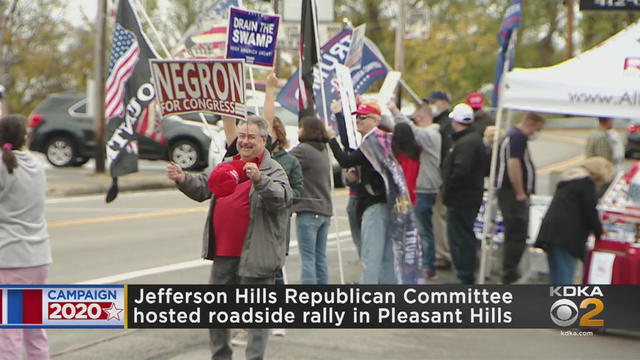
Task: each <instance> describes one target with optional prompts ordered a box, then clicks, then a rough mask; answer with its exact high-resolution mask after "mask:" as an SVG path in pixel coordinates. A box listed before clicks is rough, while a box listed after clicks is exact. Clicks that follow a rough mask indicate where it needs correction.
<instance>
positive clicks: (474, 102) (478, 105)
mask: <svg viewBox="0 0 640 360" xmlns="http://www.w3.org/2000/svg"><path fill="white" fill-rule="evenodd" d="M467 104H468V105H469V106H471V108H472V109H482V106H484V96H483V95H482V94H481V93H479V92H472V93H471V94H469V96H467Z"/></svg>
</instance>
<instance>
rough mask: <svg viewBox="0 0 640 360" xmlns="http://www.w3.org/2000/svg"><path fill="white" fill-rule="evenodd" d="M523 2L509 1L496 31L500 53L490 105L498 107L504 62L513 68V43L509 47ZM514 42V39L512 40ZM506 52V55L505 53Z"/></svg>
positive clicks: (520, 15)
mask: <svg viewBox="0 0 640 360" xmlns="http://www.w3.org/2000/svg"><path fill="white" fill-rule="evenodd" d="M523 2H524V0H511V5H509V7H508V8H507V11H506V13H505V14H504V19H503V20H502V24H501V25H500V29H499V30H498V43H500V52H499V53H498V61H497V62H496V71H495V74H494V77H493V93H492V94H491V105H492V106H493V107H496V106H498V91H499V86H500V78H501V77H502V71H503V68H504V62H505V60H506V59H509V68H508V69H507V71H509V70H511V69H512V68H513V57H514V54H515V47H516V46H515V45H516V44H515V43H514V44H512V45H511V47H509V43H510V42H511V38H512V36H511V35H512V34H513V31H514V30H515V29H518V28H519V27H520V23H521V21H522V3H523ZM514 41H515V39H514ZM507 51H508V53H507Z"/></svg>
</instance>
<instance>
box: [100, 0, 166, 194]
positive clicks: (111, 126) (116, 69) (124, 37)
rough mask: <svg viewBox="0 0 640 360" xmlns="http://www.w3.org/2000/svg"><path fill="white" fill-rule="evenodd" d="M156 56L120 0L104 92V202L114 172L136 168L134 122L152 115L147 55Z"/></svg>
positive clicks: (128, 6) (127, 6) (128, 5)
mask: <svg viewBox="0 0 640 360" xmlns="http://www.w3.org/2000/svg"><path fill="white" fill-rule="evenodd" d="M157 57H158V55H157V53H156V52H155V50H154V49H153V48H152V47H151V45H149V41H148V40H147V37H146V36H145V34H144V33H143V31H142V28H141V26H140V21H139V20H138V17H137V15H136V13H135V11H134V9H133V7H132V6H131V3H130V1H129V0H122V1H120V4H119V5H118V13H117V15H116V24H115V29H114V30H113V39H112V41H111V55H110V56H109V67H108V70H107V82H106V92H105V119H106V121H107V126H106V134H107V145H106V154H107V166H108V167H109V171H110V172H111V177H112V179H113V180H112V183H111V188H110V189H109V191H108V193H107V198H106V201H107V202H111V201H113V199H115V198H116V196H118V176H121V175H126V174H129V173H132V172H136V171H138V142H137V140H136V134H135V131H136V128H137V124H136V123H137V121H138V119H140V118H141V117H142V118H145V117H146V118H147V119H150V118H153V119H155V114H151V113H149V112H148V111H147V108H148V106H149V104H150V103H151V102H152V101H153V99H154V98H155V90H154V88H153V84H152V83H151V71H150V70H149V59H153V58H157ZM145 114H146V116H145Z"/></svg>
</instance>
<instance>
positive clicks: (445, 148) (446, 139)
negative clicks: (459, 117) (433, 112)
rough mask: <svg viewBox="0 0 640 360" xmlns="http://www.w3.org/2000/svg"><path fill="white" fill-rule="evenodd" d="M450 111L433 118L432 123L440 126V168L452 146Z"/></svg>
mask: <svg viewBox="0 0 640 360" xmlns="http://www.w3.org/2000/svg"><path fill="white" fill-rule="evenodd" d="M449 112H450V110H449V109H448V108H447V109H445V110H444V111H443V112H441V113H440V114H438V116H436V117H434V118H433V122H434V123H436V124H438V125H440V136H441V137H442V143H441V144H440V167H441V168H442V166H443V165H444V159H445V158H446V157H447V154H448V153H449V149H450V148H451V145H453V138H452V135H453V126H451V119H450V118H449Z"/></svg>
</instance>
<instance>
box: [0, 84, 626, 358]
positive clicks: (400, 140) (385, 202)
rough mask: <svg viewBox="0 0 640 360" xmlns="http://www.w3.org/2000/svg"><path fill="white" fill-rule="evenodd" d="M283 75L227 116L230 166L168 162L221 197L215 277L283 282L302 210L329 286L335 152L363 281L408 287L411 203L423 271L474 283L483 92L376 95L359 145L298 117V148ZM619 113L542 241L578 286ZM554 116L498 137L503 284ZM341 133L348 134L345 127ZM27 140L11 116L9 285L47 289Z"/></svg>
mask: <svg viewBox="0 0 640 360" xmlns="http://www.w3.org/2000/svg"><path fill="white" fill-rule="evenodd" d="M277 81H278V79H277V78H276V77H275V75H271V76H269V78H268V80H267V91H266V97H265V106H264V115H263V116H262V117H260V116H255V115H252V116H248V117H247V118H246V119H243V120H240V121H239V122H236V120H235V119H232V118H223V120H222V121H223V127H224V132H225V137H226V141H227V153H226V154H225V161H224V162H222V163H221V164H219V165H218V166H216V167H215V168H214V169H212V170H211V171H208V172H205V173H202V174H190V173H186V172H184V171H183V170H182V169H181V168H180V166H178V165H176V164H174V163H170V164H168V165H167V175H168V177H169V178H170V179H171V180H173V181H175V183H176V186H177V188H178V189H179V190H180V191H182V192H183V193H184V194H185V195H187V196H188V197H190V198H191V199H193V200H196V201H200V202H203V201H207V200H209V212H208V216H207V220H206V223H205V226H204V233H203V239H202V257H203V258H205V259H209V260H213V266H212V269H211V274H210V280H209V281H210V283H211V284H217V285H222V284H255V285H268V284H284V283H285V282H286V280H285V277H284V273H285V272H284V271H283V268H284V267H285V262H286V257H287V255H288V252H289V242H290V241H289V239H290V236H291V227H292V226H291V220H292V215H293V213H295V226H294V228H295V231H296V239H297V242H298V248H299V250H300V257H301V272H300V277H299V279H300V283H302V284H310V285H314V284H315V285H323V284H328V283H329V269H328V266H327V238H328V233H329V228H330V224H331V218H332V216H333V215H334V207H333V203H332V197H331V196H332V191H331V171H330V167H331V165H330V163H331V158H330V157H331V156H333V157H334V158H335V159H336V161H337V162H338V163H339V164H340V166H341V167H342V168H344V169H345V172H346V179H347V185H348V186H349V201H348V205H347V209H346V210H347V214H348V217H349V224H350V228H351V234H352V239H353V242H354V244H355V247H356V249H357V254H358V258H359V261H360V264H361V276H360V279H359V281H358V283H359V284H397V283H403V282H402V279H403V278H402V276H400V275H399V274H397V272H398V271H399V267H398V266H397V264H396V262H397V257H396V258H394V244H393V242H392V235H391V232H392V229H391V228H392V227H393V223H394V221H396V220H397V219H395V218H397V217H398V216H397V215H398V214H399V212H398V208H402V209H405V210H406V209H410V211H411V219H415V225H416V227H417V229H416V232H417V234H418V235H419V236H418V238H419V242H420V244H421V248H422V251H421V252H418V253H419V254H420V256H421V259H419V260H420V265H421V267H420V268H421V269H422V270H423V271H424V273H423V274H422V275H421V276H423V278H424V280H425V281H426V282H431V281H433V280H435V279H436V278H437V270H438V269H439V268H443V267H446V266H447V265H448V264H452V266H453V267H454V269H455V273H456V276H457V278H458V280H459V283H462V284H473V283H475V282H476V280H477V279H476V275H475V273H476V265H477V264H476V257H477V248H478V244H479V242H478V241H477V239H476V236H475V234H474V222H475V219H476V217H477V213H478V210H479V208H480V207H481V205H482V202H483V193H484V191H485V187H486V184H485V180H486V177H487V176H488V174H489V159H490V156H491V148H490V146H489V145H490V139H491V138H492V135H491V134H493V131H494V129H493V119H492V118H491V116H490V115H489V114H488V113H487V112H485V111H484V110H483V105H484V98H483V97H482V95H481V94H479V93H472V94H470V95H469V96H468V97H467V100H466V102H465V103H460V104H457V105H455V106H454V107H451V100H450V97H449V95H448V94H447V93H446V92H444V91H435V92H433V93H432V94H431V95H430V96H429V97H427V98H424V99H422V103H421V104H420V105H419V106H418V107H417V108H416V109H415V111H414V112H413V114H412V115H411V116H406V115H405V114H403V113H402V112H401V111H400V109H398V107H397V106H396V104H395V103H394V102H389V103H387V104H385V105H386V107H387V109H388V110H389V112H390V113H391V116H385V115H383V111H382V107H381V105H380V104H378V103H377V102H376V101H371V100H361V101H360V102H359V103H358V105H357V109H356V111H355V125H356V129H357V131H358V132H359V134H360V135H361V138H362V142H361V145H360V146H355V147H354V146H353V144H349V143H348V141H345V138H346V137H345V136H341V137H340V141H339V140H338V134H337V133H336V131H335V129H334V128H333V127H331V126H329V127H325V126H324V124H323V123H322V122H320V121H319V120H318V119H316V118H315V117H305V118H302V119H300V121H299V131H298V138H299V144H298V145H296V146H295V147H293V148H291V149H290V150H287V149H288V148H289V145H288V142H287V136H286V131H285V128H284V125H283V123H282V122H281V121H280V119H278V118H277V117H276V116H275V86H276V84H277ZM331 110H332V112H333V113H334V114H335V116H336V118H337V119H338V124H341V123H343V121H344V115H343V112H342V109H341V106H340V103H339V102H338V101H334V102H333V103H332V104H331ZM612 121H613V120H612V119H607V118H601V119H600V120H599V127H598V128H597V129H595V130H594V131H593V133H592V134H590V136H589V138H588V140H587V146H586V155H587V157H588V158H587V160H586V161H584V162H583V163H582V164H580V165H579V166H578V167H575V168H571V169H568V170H566V171H565V172H564V173H563V174H562V176H561V179H560V182H559V183H558V185H557V190H556V192H555V195H554V197H553V200H552V202H551V204H550V206H549V210H548V211H547V213H546V215H545V217H544V219H543V220H542V225H541V228H540V231H539V234H538V238H537V239H536V240H537V241H536V243H535V246H537V247H540V248H542V249H544V250H545V251H546V253H547V257H548V262H549V270H550V280H551V282H552V283H553V284H570V283H571V282H572V281H573V274H574V269H575V263H576V260H577V259H582V258H584V255H585V241H586V238H587V236H588V235H589V234H594V235H595V236H596V238H598V237H599V236H600V235H601V234H602V226H601V224H600V221H599V219H598V214H597V211H596V208H595V206H596V203H597V198H598V196H599V195H598V192H597V191H596V186H600V187H602V188H606V184H608V183H610V182H611V178H612V174H613V173H614V171H615V167H616V166H620V165H621V162H622V156H621V155H620V144H621V142H620V141H619V138H617V137H616V136H617V134H613V133H612V132H613V131H612V130H611V128H612ZM544 124H545V120H544V118H542V117H541V116H540V115H538V114H536V113H532V112H530V113H527V114H525V116H524V117H523V119H522V121H520V122H519V123H518V124H517V125H515V126H513V127H512V128H511V129H509V130H508V131H507V132H506V134H504V136H503V137H502V139H501V140H500V146H499V148H498V154H497V168H496V177H495V184H494V185H495V188H496V189H497V200H498V205H499V209H500V211H501V213H502V216H503V219H504V251H503V271H502V282H503V283H504V284H512V283H514V282H517V281H518V279H519V278H520V274H519V272H518V267H519V262H520V259H521V257H522V255H523V252H524V249H525V245H526V240H527V237H528V228H529V224H528V222H529V211H528V207H529V206H528V202H529V199H530V196H531V195H532V194H533V193H534V192H535V167H534V164H533V161H532V158H531V155H530V153H529V149H528V142H529V141H530V140H531V139H533V138H535V137H536V135H537V134H538V133H539V131H540V130H541V129H542V128H543V126H544ZM389 131H391V133H389ZM338 133H342V129H341V128H340V126H338ZM341 135H342V134H341ZM25 141H26V130H25V119H24V118H22V117H20V116H14V115H8V116H5V117H3V118H2V119H1V120H0V146H1V147H2V161H0V264H1V266H0V283H3V284H36V283H37V284H43V283H45V282H46V278H47V272H48V266H49V263H50V262H51V249H50V245H49V236H48V234H47V230H46V222H45V220H44V199H45V193H44V191H45V176H44V169H43V168H42V166H41V165H40V163H39V162H37V161H35V160H34V158H33V156H32V155H31V154H30V153H29V152H25V151H22V149H23V147H24V145H25ZM372 141H373V142H374V143H375V142H376V141H379V142H386V144H387V145H389V146H388V148H386V147H384V146H383V149H384V150H385V151H386V150H388V153H389V154H387V155H385V158H384V159H383V160H384V162H391V163H393V164H391V165H392V166H389V164H386V165H385V166H387V167H385V168H384V169H391V171H393V169H401V174H403V176H404V179H403V180H404V181H403V182H402V185H401V186H400V187H399V190H398V189H396V191H398V192H397V194H396V195H397V198H395V199H393V198H391V197H389V196H388V195H389V193H388V192H389V191H390V185H389V182H390V180H389V177H385V176H388V174H387V175H385V174H384V171H383V170H381V169H383V167H381V164H380V160H381V159H380V158H376V156H375V154H374V153H375V151H372V149H371V147H370V146H369V147H368V146H367V145H366V144H371V143H372ZM329 149H330V150H329ZM394 164H395V165H397V166H395V165H394ZM614 164H615V165H614ZM394 166H395V167H394ZM405 189H406V191H405ZM394 214H395V215H394ZM394 219H395V220H394ZM405 275H406V274H405ZM294 282H295V281H294ZM418 283H419V282H418ZM246 334H247V336H248V339H247V340H248V341H247V349H246V355H247V358H249V359H260V358H263V356H264V353H265V349H266V346H267V339H268V336H269V330H266V329H250V330H248V332H247V333H246ZM282 334H284V333H283V332H282ZM210 342H211V349H212V354H213V356H212V357H213V358H214V359H229V358H231V354H232V345H231V331H230V330H229V329H210ZM23 343H24V344H25V346H26V350H27V353H28V354H29V356H30V357H31V356H33V358H47V357H48V345H47V339H46V334H45V333H44V331H43V330H42V329H24V330H9V331H3V332H0V351H2V353H3V354H17V353H19V352H21V351H22V344H23ZM16 356H17V355H16Z"/></svg>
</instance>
